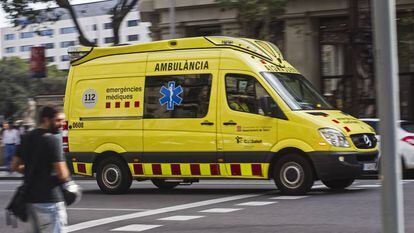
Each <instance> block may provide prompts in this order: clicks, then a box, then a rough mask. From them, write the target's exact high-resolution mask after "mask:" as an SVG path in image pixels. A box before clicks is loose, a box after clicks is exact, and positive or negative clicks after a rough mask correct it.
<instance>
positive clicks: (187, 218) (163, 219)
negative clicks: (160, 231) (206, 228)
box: [157, 215, 204, 221]
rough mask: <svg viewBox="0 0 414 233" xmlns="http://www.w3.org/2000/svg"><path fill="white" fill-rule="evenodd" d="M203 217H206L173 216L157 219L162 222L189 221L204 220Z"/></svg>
mask: <svg viewBox="0 0 414 233" xmlns="http://www.w3.org/2000/svg"><path fill="white" fill-rule="evenodd" d="M203 217H204V216H191V215H175V216H171V217H166V218H160V219H157V220H161V221H187V220H192V219H197V218H203Z"/></svg>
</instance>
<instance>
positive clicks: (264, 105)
mask: <svg viewBox="0 0 414 233" xmlns="http://www.w3.org/2000/svg"><path fill="white" fill-rule="evenodd" d="M259 101H260V107H261V109H262V110H263V112H264V115H265V116H269V117H275V118H279V119H284V120H287V117H286V115H285V114H284V113H283V112H282V110H281V109H280V108H279V106H278V105H277V104H276V102H275V101H274V100H273V99H272V97H270V96H266V97H262V98H260V99H259Z"/></svg>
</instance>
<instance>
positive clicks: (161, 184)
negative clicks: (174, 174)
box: [151, 179, 180, 190]
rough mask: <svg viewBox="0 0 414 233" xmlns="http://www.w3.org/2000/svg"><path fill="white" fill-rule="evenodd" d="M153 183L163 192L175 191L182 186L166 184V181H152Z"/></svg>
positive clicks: (171, 183)
mask: <svg viewBox="0 0 414 233" xmlns="http://www.w3.org/2000/svg"><path fill="white" fill-rule="evenodd" d="M151 181H152V183H153V184H154V185H155V186H157V187H158V188H159V189H163V190H170V189H173V188H175V187H177V186H178V185H179V184H180V183H178V182H166V181H165V180H161V179H152V180H151Z"/></svg>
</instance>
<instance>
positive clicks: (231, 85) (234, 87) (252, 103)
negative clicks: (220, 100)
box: [226, 74, 276, 115]
mask: <svg viewBox="0 0 414 233" xmlns="http://www.w3.org/2000/svg"><path fill="white" fill-rule="evenodd" d="M226 95H227V104H228V106H229V107H230V109H232V110H234V111H238V112H246V113H252V114H259V115H265V112H264V109H263V108H262V106H261V104H260V103H261V101H262V100H263V99H267V100H269V101H272V105H276V103H274V100H273V99H272V97H271V96H270V95H269V94H268V93H267V91H266V90H265V89H264V88H263V86H262V85H261V84H260V83H259V82H258V81H257V80H256V79H255V78H254V77H252V76H249V75H244V74H228V75H226Z"/></svg>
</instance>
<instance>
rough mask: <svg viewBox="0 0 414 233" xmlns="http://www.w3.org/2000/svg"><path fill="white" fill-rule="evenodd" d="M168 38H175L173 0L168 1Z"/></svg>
mask: <svg viewBox="0 0 414 233" xmlns="http://www.w3.org/2000/svg"><path fill="white" fill-rule="evenodd" d="M170 4H171V5H170V37H171V39H173V38H175V37H176V35H175V0H170Z"/></svg>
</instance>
